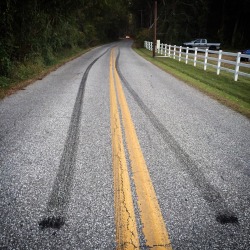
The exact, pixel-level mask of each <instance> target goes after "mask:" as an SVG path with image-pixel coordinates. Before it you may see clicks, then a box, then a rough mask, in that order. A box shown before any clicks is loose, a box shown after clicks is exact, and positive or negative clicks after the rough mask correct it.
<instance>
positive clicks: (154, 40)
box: [153, 0, 157, 57]
mask: <svg viewBox="0 0 250 250" xmlns="http://www.w3.org/2000/svg"><path fill="white" fill-rule="evenodd" d="M156 30H157V0H155V8H154V39H153V57H155V47H156Z"/></svg>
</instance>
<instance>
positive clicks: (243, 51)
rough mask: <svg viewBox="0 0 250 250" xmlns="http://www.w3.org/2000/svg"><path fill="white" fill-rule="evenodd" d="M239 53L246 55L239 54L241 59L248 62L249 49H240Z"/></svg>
mask: <svg viewBox="0 0 250 250" xmlns="http://www.w3.org/2000/svg"><path fill="white" fill-rule="evenodd" d="M241 54H244V55H247V56H248V57H244V56H241V58H240V60H241V61H245V62H250V49H245V50H242V51H241Z"/></svg>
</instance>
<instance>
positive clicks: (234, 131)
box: [0, 41, 250, 250]
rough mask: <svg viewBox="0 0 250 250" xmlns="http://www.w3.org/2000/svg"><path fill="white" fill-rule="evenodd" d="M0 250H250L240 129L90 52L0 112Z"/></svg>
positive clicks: (216, 109)
mask: <svg viewBox="0 0 250 250" xmlns="http://www.w3.org/2000/svg"><path fill="white" fill-rule="evenodd" d="M0 211H1V213H0V249H115V248H116V247H117V248H118V249H122V248H124V249H133V248H140V249H149V248H153V249H171V248H172V249H244V250H245V249H250V122H249V120H248V119H247V118H245V117H243V116H242V115H240V114H238V113H236V112H234V111H232V110H230V109H228V108H226V107H225V106H223V105H221V104H219V103H218V102H216V101H215V100H212V99H210V98H209V97H207V96H205V95H204V94H202V93H200V92H198V91H197V90H195V89H193V88H191V87H189V86H187V85H186V84H184V83H183V82H181V81H179V80H177V79H175V78H174V77H172V76H171V75H168V74H167V73H165V72H163V71H161V70H160V69H158V68H156V67H155V66H153V65H152V64H150V63H149V62H147V61H145V60H144V59H142V58H140V57H139V56H138V55H137V54H136V53H135V52H134V51H133V50H132V49H131V42H130V41H122V42H119V43H114V44H109V45H105V46H102V47H98V48H96V49H93V50H92V51H90V52H88V53H86V54H85V55H83V56H81V57H79V58H77V59H75V60H73V61H71V62H69V63H67V64H65V65H64V66H62V67H60V68H59V69H57V70H56V71H54V72H52V73H51V74H49V75H48V76H46V77H45V78H44V79H42V80H40V81H37V82H35V83H34V84H32V85H31V86H29V87H27V88H25V89H24V90H21V91H19V92H17V93H16V94H14V95H12V96H10V97H7V98H5V99H4V100H2V101H0Z"/></svg>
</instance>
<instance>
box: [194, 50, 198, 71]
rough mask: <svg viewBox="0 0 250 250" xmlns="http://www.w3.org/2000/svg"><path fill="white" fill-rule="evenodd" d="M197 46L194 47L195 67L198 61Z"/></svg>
mask: <svg viewBox="0 0 250 250" xmlns="http://www.w3.org/2000/svg"><path fill="white" fill-rule="evenodd" d="M197 49H198V48H197V47H195V49H194V67H196V61H197Z"/></svg>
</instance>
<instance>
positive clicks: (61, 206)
mask: <svg viewBox="0 0 250 250" xmlns="http://www.w3.org/2000/svg"><path fill="white" fill-rule="evenodd" d="M108 50H109V48H108V49H107V50H106V51H105V52H104V53H102V54H101V55H100V56H99V57H97V58H96V59H95V60H94V61H93V62H92V63H90V65H89V66H88V67H87V69H86V71H85V72H84V75H83V77H82V80H81V83H80V86H79V89H78V93H77V97H76V101H75V104H74V108H73V113H72V116H71V121H70V125H69V129H68V133H67V138H66V142H65V145H64V150H63V153H62V157H61V161H60V165H59V169H58V173H57V175H56V178H55V181H54V185H53V189H52V192H51V194H50V197H49V201H48V204H47V213H46V217H45V218H43V219H42V220H41V221H40V222H39V226H40V227H41V228H42V229H44V228H57V229H59V228H61V227H62V226H63V225H64V224H65V216H66V211H67V207H68V204H69V199H70V190H71V186H72V181H73V176H74V170H75V162H76V154H77V148H78V141H79V125H80V121H81V113H82V104H83V97H84V92H85V86H86V81H87V78H88V74H89V71H90V69H91V68H92V66H93V65H94V64H95V63H96V61H97V60H98V59H100V58H101V57H102V56H103V55H104V54H106V53H107V52H108Z"/></svg>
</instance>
